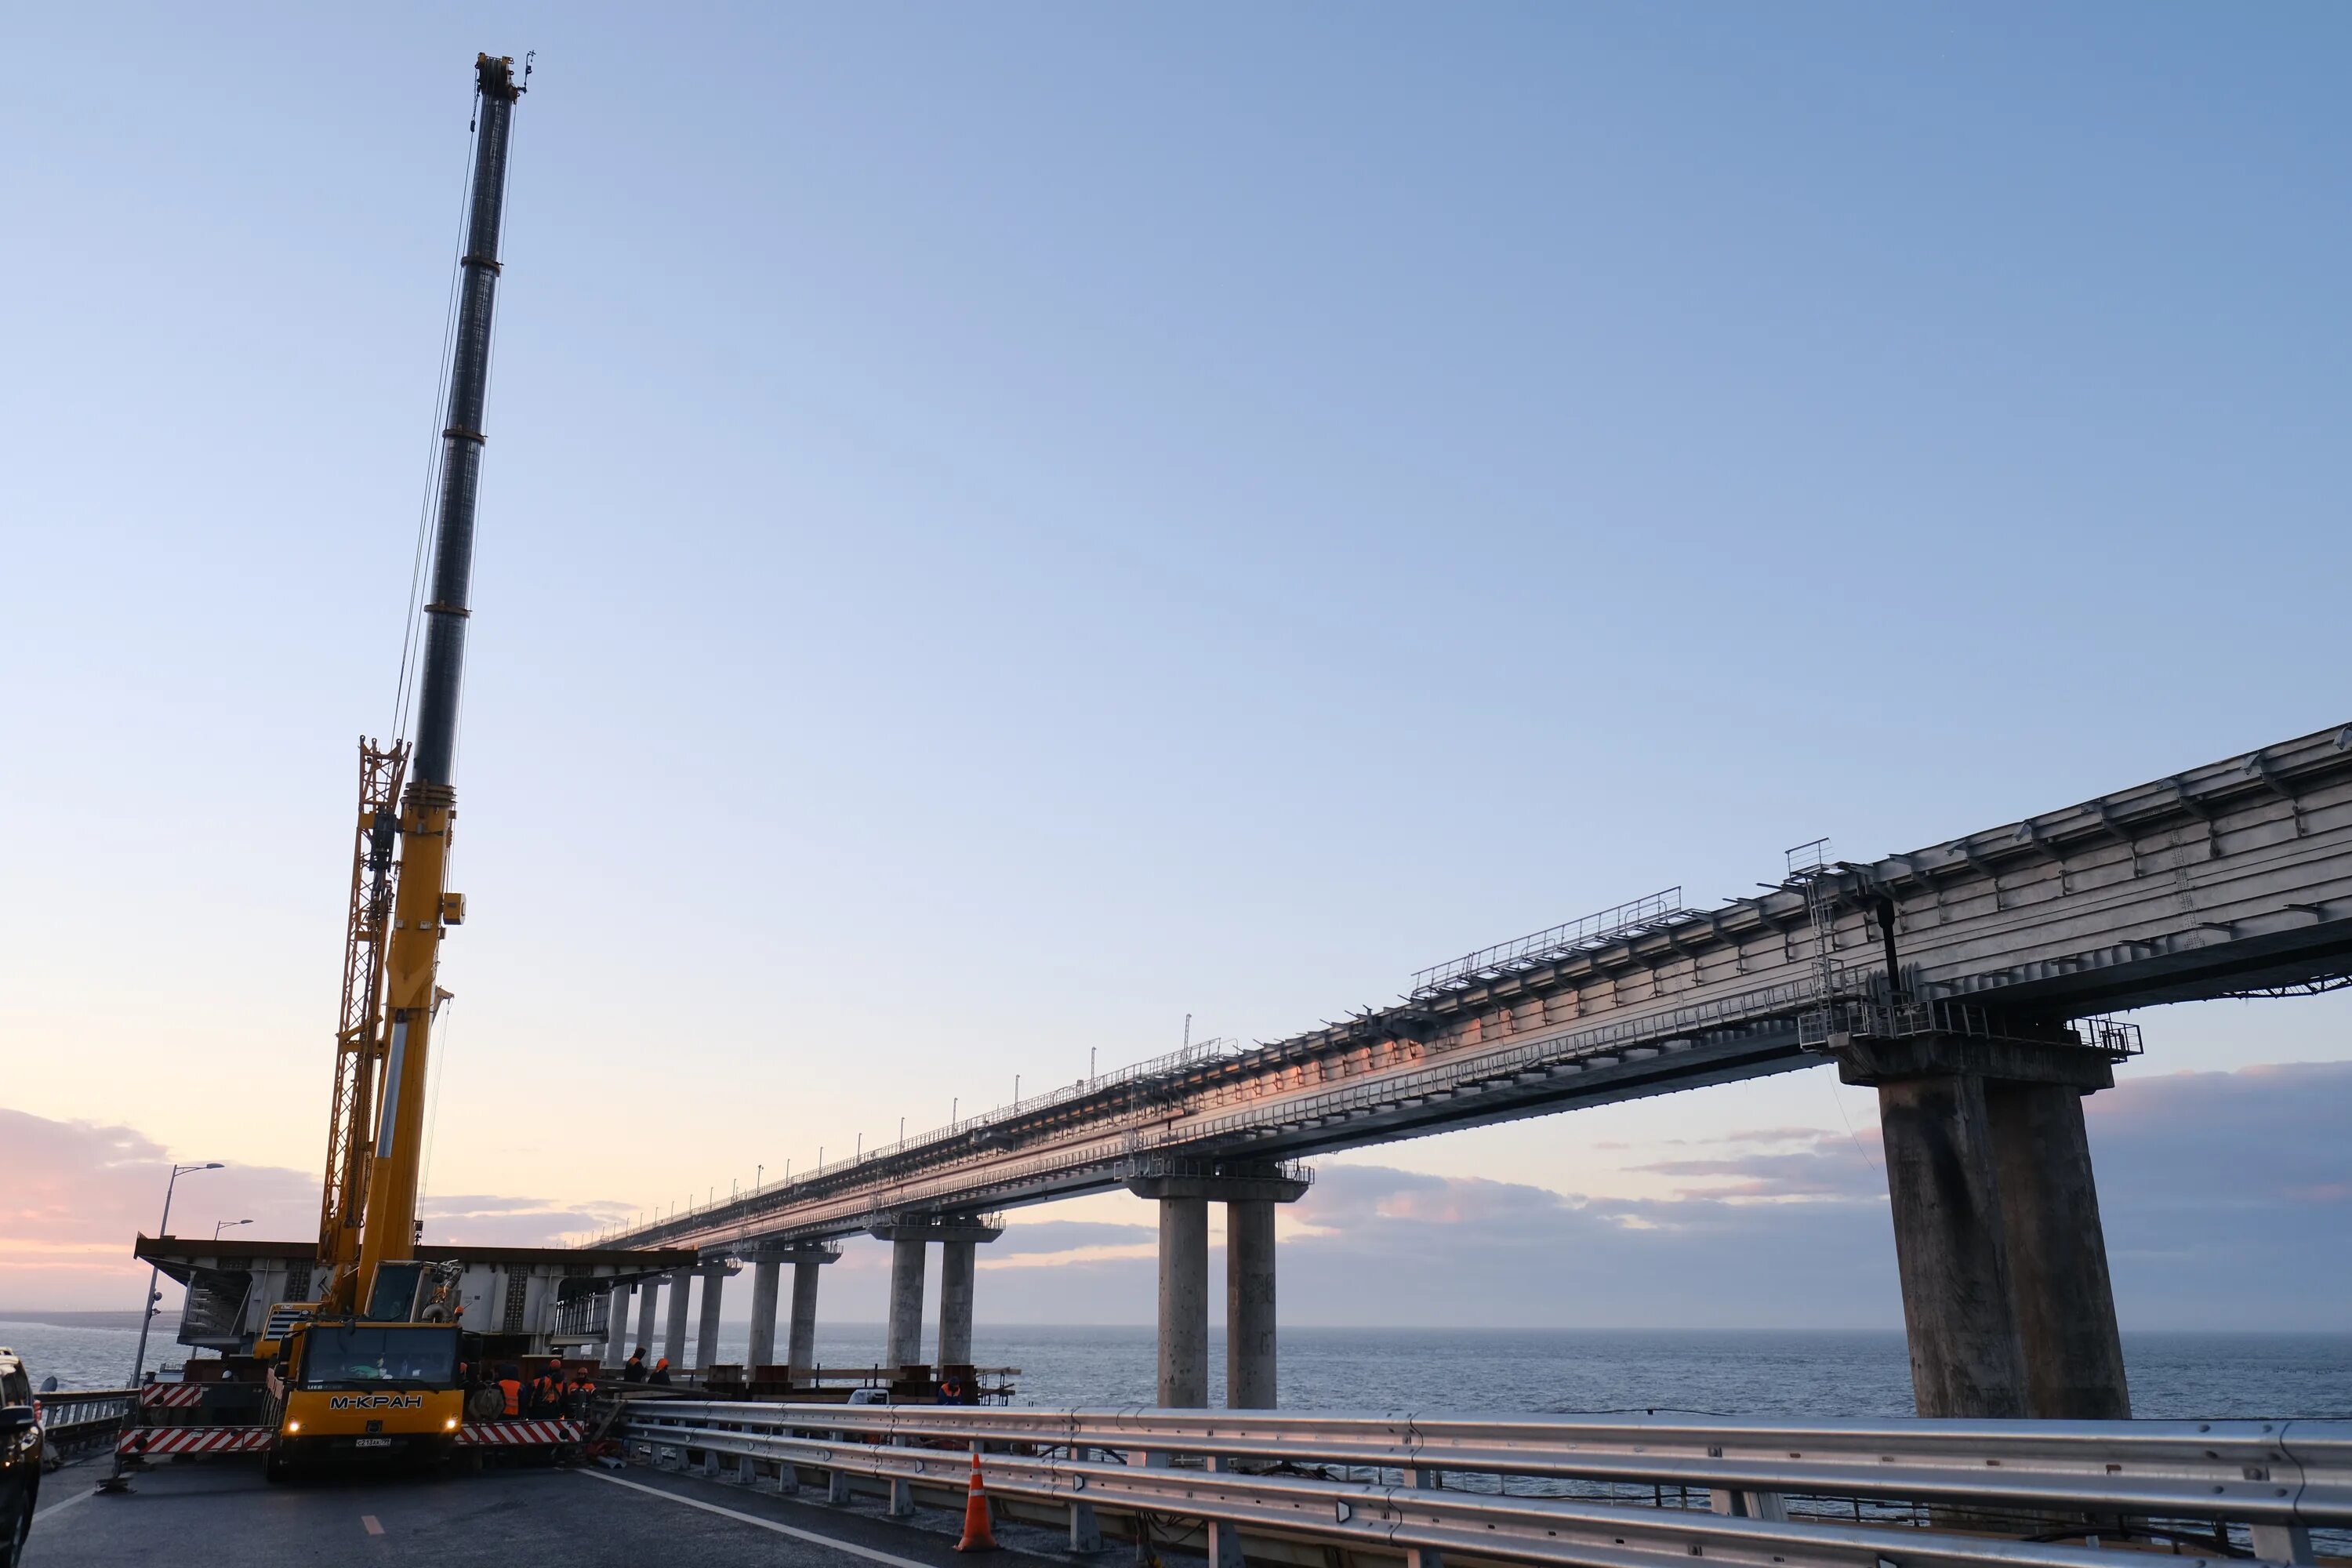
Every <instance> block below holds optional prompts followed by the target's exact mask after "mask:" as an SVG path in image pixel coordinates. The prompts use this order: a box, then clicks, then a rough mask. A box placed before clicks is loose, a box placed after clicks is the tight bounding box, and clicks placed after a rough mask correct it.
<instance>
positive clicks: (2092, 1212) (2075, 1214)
mask: <svg viewBox="0 0 2352 1568" xmlns="http://www.w3.org/2000/svg"><path fill="white" fill-rule="evenodd" d="M1985 1109H1986V1110H1987V1112H1988V1114H1989V1115H1990V1121H1991V1126H1992V1152H1993V1167H1994V1171H1995V1173H1996V1174H1997V1176H1998V1178H1999V1180H2000V1192H2001V1219H2002V1222H2003V1224H2004V1226H2005V1227H2006V1232H2007V1239H2008V1243H2009V1283H2010V1291H2011V1300H2012V1301H2013V1302H2014V1303H2015V1310H2016V1318H2017V1336H2018V1345H2019V1349H2020V1351H2021V1352H2022V1354H2023V1357H2024V1362H2025V1404H2026V1408H2027V1409H2028V1410H2029V1411H2030V1412H2032V1414H2033V1415H2038V1416H2041V1417H2043V1418H2045V1419H2048V1420H2057V1421H2123V1420H2127V1419H2129V1418H2130V1416H2131V1390H2130V1385H2129V1384H2128V1383H2127V1382H2126V1378H2125V1375H2124V1343H2123V1336H2122V1334H2121V1333H2120V1332H2118V1331H2117V1330H2116V1292H2115V1286H2114V1284H2113V1283H2112V1282H2111V1281H2110V1280H2109V1279H2108V1278H2107V1238H2106V1232H2105V1228H2104V1227H2103V1226H2101V1225H2100V1223H2099V1189H2098V1184H2096V1182H2095V1181H2094V1180H2093V1178H2092V1174H2091V1144H2090V1140H2089V1138H2088V1136H2087V1135H2086V1134H2085V1132H2084V1128H2083V1096H2082V1093H2081V1091H2080V1090H2078V1089H2074V1088H2073V1087H2071V1086H2069V1085H2066V1084H2047V1083H2000V1082H1994V1083H1988V1084H1987V1085H1986V1086H1985Z"/></svg>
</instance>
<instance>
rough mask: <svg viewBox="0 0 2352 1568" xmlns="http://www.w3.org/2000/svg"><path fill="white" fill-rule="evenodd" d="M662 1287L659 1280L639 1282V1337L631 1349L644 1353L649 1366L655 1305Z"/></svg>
mask: <svg viewBox="0 0 2352 1568" xmlns="http://www.w3.org/2000/svg"><path fill="white" fill-rule="evenodd" d="M661 1287H662V1282H661V1281H660V1280H659V1279H641V1280H639V1281H638V1282H637V1335H636V1340H635V1342H634V1343H633V1344H632V1345H631V1346H630V1349H631V1350H633V1351H638V1350H641V1351H644V1352H646V1357H647V1362H646V1364H647V1365H651V1364H652V1361H651V1357H652V1355H653V1348H654V1304H655V1302H656V1300H658V1299H659V1298H660V1296H661Z"/></svg>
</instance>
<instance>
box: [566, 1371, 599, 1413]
mask: <svg viewBox="0 0 2352 1568" xmlns="http://www.w3.org/2000/svg"><path fill="white" fill-rule="evenodd" d="M595 1398H596V1384H595V1383H594V1382H593V1381H592V1380H591V1379H590V1377H589V1376H588V1374H587V1373H586V1372H584V1371H583V1372H575V1373H572V1377H571V1379H570V1381H568V1382H567V1383H565V1384H564V1385H563V1413H564V1414H565V1415H569V1416H570V1417H572V1420H574V1421H585V1420H587V1419H588V1407H589V1405H592V1404H593V1403H594V1401H595Z"/></svg>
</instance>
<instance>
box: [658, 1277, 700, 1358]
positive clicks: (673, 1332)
mask: <svg viewBox="0 0 2352 1568" xmlns="http://www.w3.org/2000/svg"><path fill="white" fill-rule="evenodd" d="M693 1294H694V1270H693V1269H691V1268H679V1269H675V1270H673V1271H672V1272H671V1274H670V1277H669V1326H668V1327H667V1329H665V1330H664V1331H663V1332H662V1344H661V1353H662V1354H663V1355H664V1356H666V1357H667V1358H668V1360H669V1369H670V1371H671V1372H672V1373H678V1372H683V1371H684V1370H685V1369H686V1309H687V1303H688V1299H689V1298H690V1297H692V1295H693Z"/></svg>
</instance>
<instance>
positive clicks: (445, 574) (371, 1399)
mask: <svg viewBox="0 0 2352 1568" xmlns="http://www.w3.org/2000/svg"><path fill="white" fill-rule="evenodd" d="M474 69H475V81H476V87H477V93H478V97H477V101H476V113H475V142H474V169H473V184H472V197H471V203H470V206H469V211H468V216H467V226H466V249H465V254H464V256H463V257H462V258H461V259H460V261H459V266H460V268H461V269H462V279H461V282H460V284H459V287H458V294H457V326H456V331H455V333H454V335H453V345H454V346H453V353H452V356H451V362H450V367H449V402H448V408H447V418H446V427H445V428H444V429H443V430H442V432H441V460H440V468H439V474H440V482H439V491H438V496H437V500H436V513H435V526H434V533H433V563H432V571H431V575H430V577H429V583H430V592H431V596H430V597H429V598H428V599H427V601H426V602H425V606H424V614H425V639H424V657H423V660H422V662H421V665H420V667H419V670H418V675H417V686H416V691H417V700H416V739H415V745H414V747H413V748H412V747H411V746H410V745H409V744H407V743H406V742H402V741H400V740H397V739H395V740H394V741H393V742H391V743H390V744H388V745H378V744H376V743H375V742H371V741H367V740H362V742H360V800H359V822H358V826H357V828H356V830H355V832H354V835H353V846H352V886H351V905H350V923H349V930H348V932H347V937H346V942H345V946H344V957H343V1000H342V1020H341V1029H340V1030H339V1032H338V1035H337V1037H336V1052H335V1087H334V1098H333V1101H332V1109H331V1113H330V1117H329V1121H328V1132H327V1169H326V1184H325V1191H324V1194H323V1195H322V1197H321V1200H320V1216H319V1261H318V1268H317V1270H316V1272H315V1273H314V1275H313V1278H314V1279H318V1280H320V1282H321V1283H320V1290H319V1299H318V1300H317V1301H315V1302H286V1303H279V1304H278V1305H277V1306H275V1307H273V1308H272V1310H271V1311H270V1314H269V1320H268V1328H267V1329H266V1330H265V1331H264V1333H263V1336H262V1339H261V1342H259V1343H258V1344H257V1346H256V1347H255V1348H256V1351H257V1353H259V1354H261V1355H263V1356H265V1357H268V1358H271V1360H270V1367H269V1373H268V1395H269V1405H268V1408H269V1413H270V1415H269V1418H270V1421H271V1423H272V1424H273V1425H275V1426H276V1427H277V1436H276V1438H275V1439H274V1443H273V1447H272V1449H271V1452H270V1458H269V1469H270V1473H271V1474H272V1475H273V1476H282V1475H285V1474H286V1473H288V1472H289V1470H290V1469H292V1468H296V1467H297V1466H298V1465H299V1463H301V1462H302V1461H304V1460H306V1459H308V1458H323V1457H326V1456H328V1455H331V1454H341V1453H342V1452H344V1451H346V1450H361V1449H366V1450H381V1451H383V1452H384V1453H386V1454H388V1455H400V1456H402V1457H405V1458H416V1459H429V1458H436V1457H437V1456H438V1455H439V1454H440V1453H442V1452H443V1451H445V1450H446V1448H447V1447H448V1446H449V1445H450V1443H451V1442H452V1441H454V1440H455V1437H456V1436H457V1431H458V1429H459V1426H460V1425H461V1424H462V1422H463V1421H464V1418H465V1411H464V1404H465V1399H466V1390H465V1384H464V1382H463V1380H462V1378H461V1376H460V1373H459V1370H458V1356H459V1342H458V1333H459V1330H458V1325H457V1317H458V1314H459V1312H460V1310H461V1308H460V1306H459V1303H458V1300H457V1268H456V1267H455V1266H454V1265H443V1264H436V1263H433V1262H431V1261H425V1260H419V1259H418V1258H416V1256H415V1251H416V1244H417V1240H418V1234H417V1233H418V1226H417V1223H416V1195H417V1183H418V1179H419V1175H420V1169H419V1164H420V1163H419V1159H418V1155H419V1153H420V1152H421V1151H420V1145H421V1144H422V1143H423V1142H424V1134H425V1075H426V1071H427V1068H428V1066H429V1063H430V1060H431V1047H432V1039H433V1025H434V1016H435V1013H436V1010H437V1008H438V1006H439V1004H440V1002H441V1000H442V999H443V998H444V997H445V996H446V993H445V992H441V991H439V990H437V989H436V985H435V973H436V968H437V966H438V963H439V961H440V944H441V940H442V937H443V936H444V934H445V933H446V931H447V929H448V928H449V927H451V926H454V925H457V924H458V923H460V922H461V921H463V920H464V919H465V912H466V900H465V899H464V898H463V897H462V896H461V895H459V894H457V893H453V892H451V891H449V890H448V888H447V885H446V877H447V868H448V856H449V833H450V825H451V823H452V821H453V819H454V818H455V817H456V816H457V812H456V805H457V795H456V792H455V790H454V789H452V787H451V784H450V775H451V771H452V764H453V762H454V760H455V758H454V753H455V752H456V749H457V694H458V686H459V679H460V677H461V675H462V673H463V668H464V664H465V652H466V621H467V600H468V597H469V594H470V588H471V582H472V576H473V561H474V515H475V502H476V499H477V496H478V491H479V487H480V479H481V460H482V445H483V435H482V426H483V408H484V404H485V402H486V400H487V397H488V385H489V357H490V310H491V304H492V300H493V298H494V296H495V295H496V292H497V289H498V280H499V269H500V268H499V228H500V225H501V222H502V219H503V216H504V211H505V203H506V175H507V149H508V142H509V136H510V134H511V132H512V128H513V121H514V108H515V103H516V101H517V100H519V99H520V97H521V96H522V93H523V90H524V81H523V80H522V79H518V77H517V75H516V72H515V68H514V61H513V60H512V59H511V58H504V57H493V56H490V55H483V56H481V57H479V58H478V59H477V60H476V62H475V67H474ZM529 75H530V71H529V68H528V63H526V66H525V69H524V71H523V73H522V76H523V78H528V76H529ZM395 851H396V856H395Z"/></svg>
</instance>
